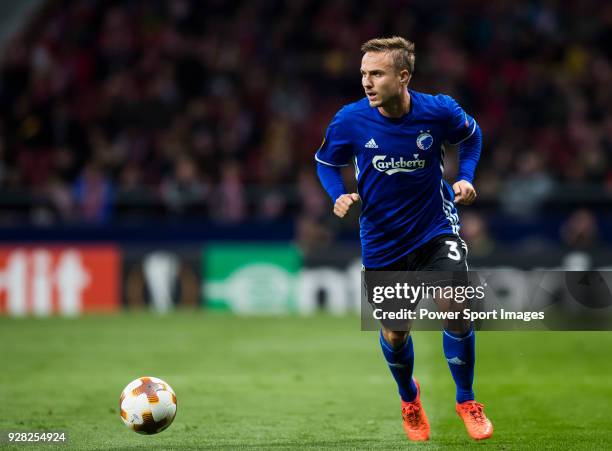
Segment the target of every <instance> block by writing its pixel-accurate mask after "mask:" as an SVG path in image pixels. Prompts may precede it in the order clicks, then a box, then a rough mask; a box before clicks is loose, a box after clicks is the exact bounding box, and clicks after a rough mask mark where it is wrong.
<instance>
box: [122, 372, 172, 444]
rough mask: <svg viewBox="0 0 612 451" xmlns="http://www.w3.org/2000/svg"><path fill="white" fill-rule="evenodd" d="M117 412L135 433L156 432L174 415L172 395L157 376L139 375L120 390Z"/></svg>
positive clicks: (170, 422) (163, 427)
mask: <svg viewBox="0 0 612 451" xmlns="http://www.w3.org/2000/svg"><path fill="white" fill-rule="evenodd" d="M119 413H120V415H121V419H122V420H123V422H124V423H125V425H126V426H127V427H129V428H130V429H132V430H134V431H136V432H138V433H139V434H157V433H158V432H161V431H163V430H164V429H166V428H167V427H168V426H170V425H171V424H172V421H173V420H174V417H175V416H176V395H175V394H174V390H172V387H170V385H168V384H167V383H166V382H164V381H162V380H161V379H158V378H156V377H139V378H138V379H136V380H133V381H132V382H130V383H129V384H127V387H125V388H124V389H123V391H122V392H121V397H120V398H119Z"/></svg>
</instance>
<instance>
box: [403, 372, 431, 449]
mask: <svg viewBox="0 0 612 451" xmlns="http://www.w3.org/2000/svg"><path fill="white" fill-rule="evenodd" d="M414 383H415V384H416V386H417V396H416V398H415V399H414V401H411V402H406V401H404V400H402V419H403V420H404V430H405V431H406V435H407V436H408V438H409V439H410V440H414V441H417V442H422V441H425V440H429V420H428V419H427V415H425V410H423V406H422V405H421V386H420V385H419V383H418V381H417V380H416V379H414Z"/></svg>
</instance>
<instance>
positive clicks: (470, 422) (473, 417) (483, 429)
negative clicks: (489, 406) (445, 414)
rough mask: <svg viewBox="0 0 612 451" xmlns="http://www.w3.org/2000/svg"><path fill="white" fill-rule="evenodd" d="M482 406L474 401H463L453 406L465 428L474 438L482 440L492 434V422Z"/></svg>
mask: <svg viewBox="0 0 612 451" xmlns="http://www.w3.org/2000/svg"><path fill="white" fill-rule="evenodd" d="M483 407H484V405H482V404H480V403H478V402H476V401H465V402H462V403H461V404H459V403H457V405H456V406H455V409H456V410H457V413H458V414H459V416H460V417H461V419H462V420H463V424H465V429H467V432H468V434H469V435H470V437H472V438H473V439H474V440H484V439H486V438H489V437H491V436H492V435H493V423H491V421H490V420H489V419H488V418H487V416H486V415H485V413H484V410H483Z"/></svg>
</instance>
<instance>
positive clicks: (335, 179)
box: [317, 162, 359, 218]
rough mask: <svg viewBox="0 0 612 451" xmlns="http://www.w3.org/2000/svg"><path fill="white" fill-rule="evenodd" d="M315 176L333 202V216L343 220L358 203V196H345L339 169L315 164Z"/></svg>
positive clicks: (352, 194) (355, 194)
mask: <svg viewBox="0 0 612 451" xmlns="http://www.w3.org/2000/svg"><path fill="white" fill-rule="evenodd" d="M317 175H318V176H319V180H320V181H321V185H323V188H325V191H327V194H329V197H331V199H332V201H334V214H335V215H336V216H338V217H339V218H343V217H344V216H346V214H347V213H348V211H349V210H350V208H351V206H352V205H353V204H354V203H355V202H358V201H359V194H357V193H350V194H347V192H346V187H345V186H344V182H343V181H342V173H341V172H340V168H337V167H333V166H327V165H325V164H323V163H318V162H317Z"/></svg>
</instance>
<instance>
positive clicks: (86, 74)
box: [0, 0, 612, 241]
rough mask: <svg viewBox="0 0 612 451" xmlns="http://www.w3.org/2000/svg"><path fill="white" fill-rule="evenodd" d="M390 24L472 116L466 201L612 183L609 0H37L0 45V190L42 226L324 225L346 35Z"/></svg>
mask: <svg viewBox="0 0 612 451" xmlns="http://www.w3.org/2000/svg"><path fill="white" fill-rule="evenodd" d="M394 34H399V35H402V36H404V37H407V38H408V39H411V40H413V41H414V42H415V43H416V49H417V57H416V70H415V74H414V77H413V81H412V87H413V88H414V89H418V90H423V91H426V92H432V93H433V92H444V93H448V94H451V95H453V96H454V97H455V98H457V100H458V101H459V102H460V103H461V104H462V105H463V106H464V107H465V109H466V110H467V111H468V112H470V113H471V114H472V115H473V116H475V117H476V118H477V120H478V122H479V123H480V125H481V127H482V130H483V135H484V149H483V154H482V159H481V164H480V166H479V168H478V173H477V179H476V187H477V189H478V190H479V193H480V198H481V199H499V198H502V197H503V199H504V202H503V205H504V208H505V209H506V210H507V212H508V213H509V214H517V215H520V214H529V213H530V212H533V211H534V210H535V209H537V207H538V205H539V203H540V202H541V201H544V200H546V199H548V198H550V197H553V196H559V195H561V196H563V195H564V193H566V192H567V191H568V190H570V191H571V189H573V187H579V188H580V189H588V190H590V191H588V192H592V193H595V194H597V193H608V194H610V193H612V161H611V158H612V108H611V107H610V105H612V58H611V57H612V47H611V46H610V45H609V42H612V4H610V3H609V2H605V1H588V0H583V1H577V0H569V1H563V2H562V1H555V0H542V1H521V2H513V1H495V2H487V1H476V0H460V1H450V0H448V1H441V0H420V1H403V0H390V1H388V2H367V1H350V0H326V1H322V0H292V1H280V0H243V1H238V0H236V1H224V0H207V1H199V0H124V1H105V0H99V1H98V0H82V1H59V0H56V1H49V2H46V3H44V6H43V7H42V8H41V9H39V10H38V11H36V12H35V14H34V15H33V16H32V17H31V18H30V19H29V21H28V22H27V23H26V24H24V26H23V27H22V29H21V31H20V32H18V33H17V34H16V35H14V36H13V37H12V38H11V39H10V40H8V41H7V42H6V43H5V45H4V48H2V57H1V62H0V192H2V193H3V197H5V198H6V197H7V196H8V198H10V196H16V197H19V195H21V194H19V193H23V192H24V191H25V192H27V193H28V199H29V200H32V205H33V206H34V207H33V208H32V209H30V210H29V211H28V214H29V215H30V217H31V218H32V220H34V221H35V222H40V223H57V222H67V223H70V222H80V221H85V222H91V223H106V222H109V221H112V220H113V219H115V218H117V217H121V218H130V217H136V218H138V217H145V218H146V217H156V216H157V217H166V218H168V217H170V218H212V219H215V220H218V221H227V222H234V223H235V222H241V221H243V220H245V219H246V218H261V219H264V220H268V219H269V220H275V219H286V218H304V219H303V221H301V222H300V223H299V227H300V228H303V229H305V230H306V232H304V233H312V236H314V237H317V238H316V240H323V241H324V240H325V239H326V238H325V237H326V236H327V235H326V233H327V232H325V230H324V229H321V230H319V231H318V232H317V231H316V230H314V231H312V230H311V229H313V228H314V229H317V227H318V224H317V219H316V218H322V217H324V216H325V215H328V214H329V208H330V203H329V200H328V199H327V198H326V197H325V195H324V193H323V191H322V190H321V188H320V187H319V184H318V181H317V179H316V175H315V172H314V164H313V154H314V152H315V150H316V148H317V147H318V145H319V144H320V142H321V139H322V136H323V133H324V130H325V128H326V126H327V123H328V122H329V121H330V119H331V117H332V116H333V114H334V112H335V111H336V110H337V109H339V108H340V107H341V106H342V104H344V103H348V102H351V101H354V100H356V99H358V98H360V97H361V96H362V95H363V94H362V90H361V86H360V78H359V62H360V57H361V55H360V52H359V47H360V44H361V43H362V42H364V41H365V40H367V39H369V38H372V37H376V36H389V35H394ZM447 167H448V175H449V177H450V178H452V175H453V172H454V171H456V164H455V163H454V162H453V161H452V159H451V161H449V162H448V163H447ZM585 187H586V188H585ZM15 193H17V194H15ZM11 211H14V210H11ZM10 214H11V213H10V211H9V210H6V209H5V210H3V211H2V214H1V215H0V216H1V218H0V219H1V220H2V222H5V223H6V222H10V221H11V217H10ZM313 218H314V219H313ZM309 231H310V232H309Z"/></svg>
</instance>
